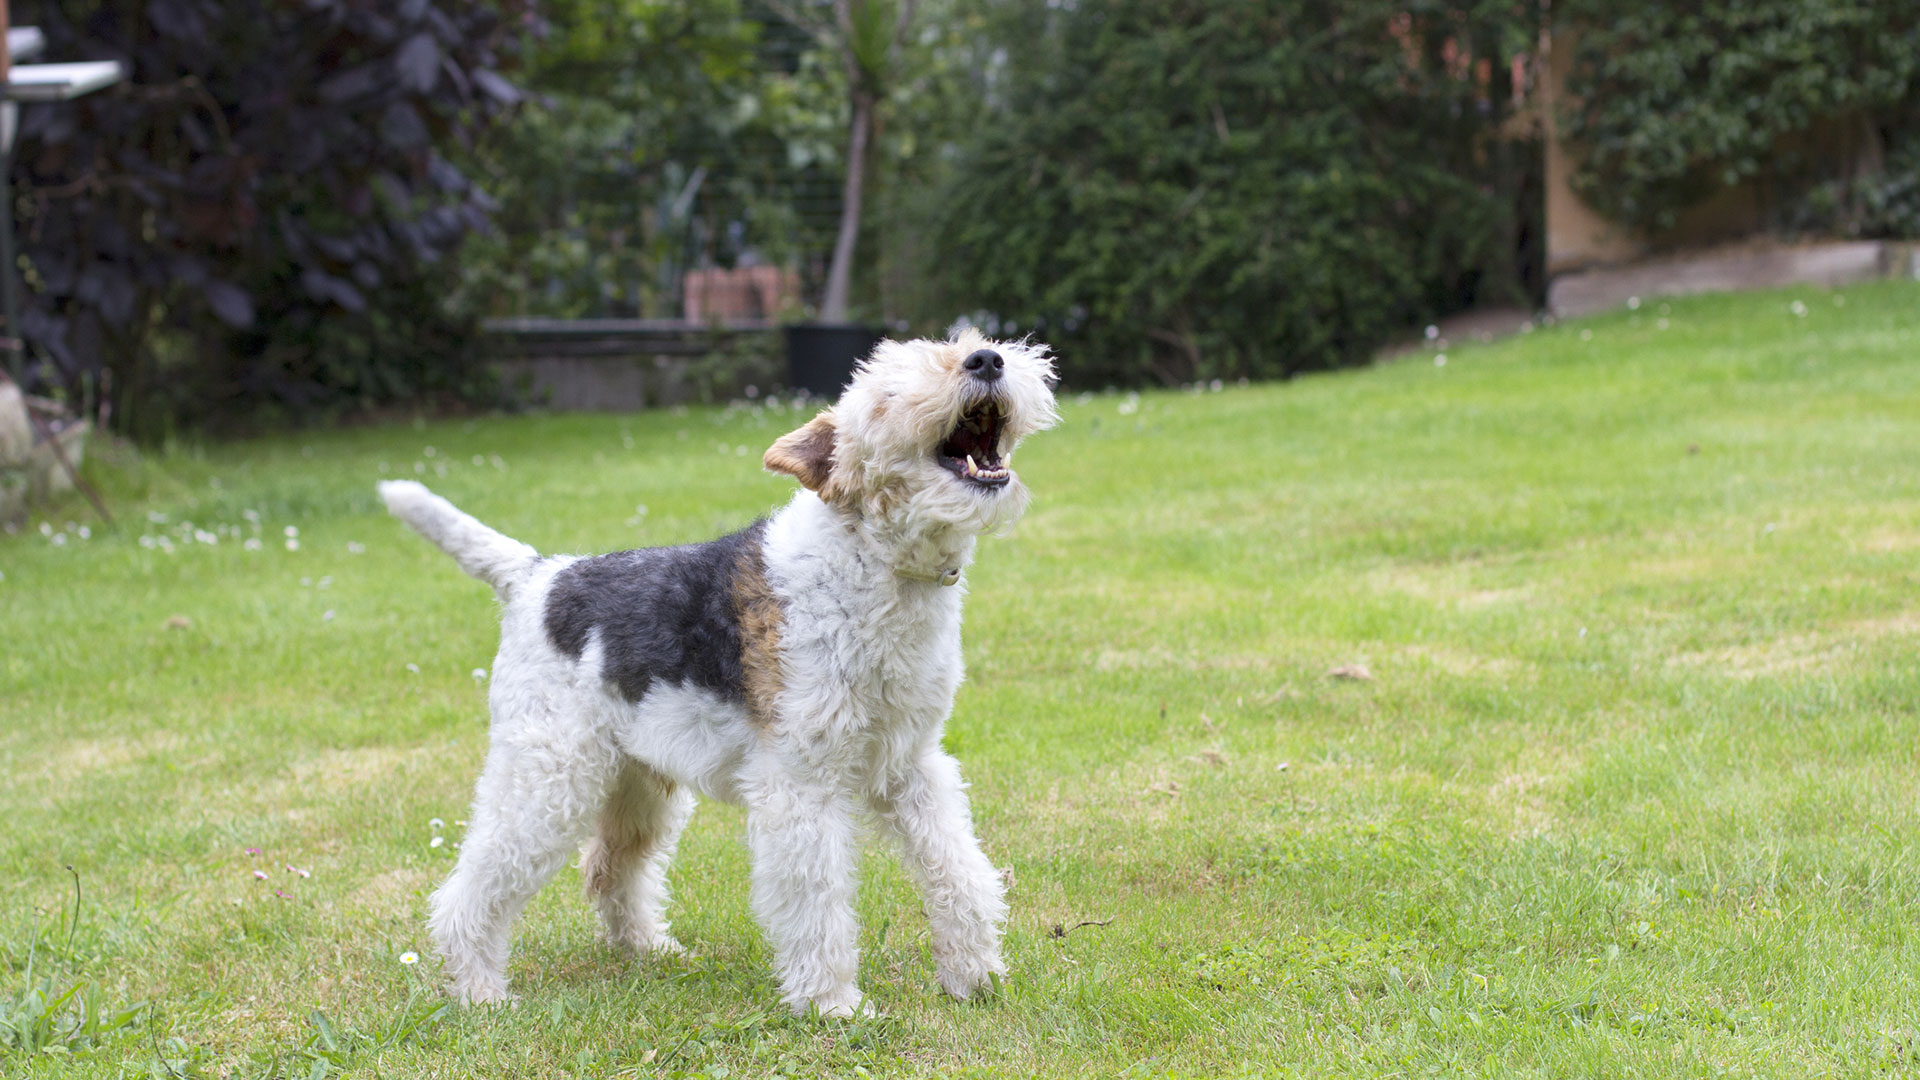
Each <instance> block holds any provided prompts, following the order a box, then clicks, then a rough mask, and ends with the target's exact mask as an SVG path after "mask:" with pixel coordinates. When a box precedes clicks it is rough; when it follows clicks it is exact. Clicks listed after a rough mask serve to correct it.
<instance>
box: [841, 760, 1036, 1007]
mask: <svg viewBox="0 0 1920 1080" xmlns="http://www.w3.org/2000/svg"><path fill="white" fill-rule="evenodd" d="M873 809H874V812H875V813H876V814H877V815H878V816H879V818H880V820H881V821H882V822H884V823H885V824H886V826H887V828H888V829H889V830H890V831H891V832H892V833H893V834H894V835H895V836H897V837H898V838H899V840H900V846H901V854H902V855H903V856H904V857H905V862H906V865H907V869H908V870H909V871H910V872H911V873H912V875H913V877H914V879H915V880H916V881H917V882H918V883H919V885H920V894H921V896H922V897H924V898H925V901H926V907H927V918H928V921H929V922H931V923H932V931H933V962H934V967H935V972H936V976H937V977H938V979H939V980H940V986H941V988H942V989H944V990H946V992H947V993H949V994H951V995H953V996H954V997H957V998H961V999H965V998H967V997H969V996H971V995H972V994H973V992H974V991H976V990H978V989H980V988H981V987H983V986H985V985H987V984H988V982H989V981H990V980H991V979H992V977H993V976H995V975H1005V974H1006V972H1007V965H1006V964H1005V962H1003V961H1002V960H1001V958H1000V927H1001V924H1002V923H1004V922H1006V918H1007V904H1006V900H1005V899H1004V895H1005V892H1006V884H1005V882H1003V881H1002V880H1001V878H1000V872H999V871H998V870H995V869H994V868H993V864H992V863H991V862H989V861H987V857H986V855H985V854H984V853H982V852H981V850H980V841H979V840H977V839H975V838H974V834H973V815H972V813H971V811H970V809H969V808H968V805H967V792H966V784H965V782H964V781H962V780H961V778H960V763H959V762H957V761H955V760H953V758H952V757H950V756H949V755H947V754H946V753H945V752H943V751H941V750H939V749H937V748H936V749H933V750H930V751H929V752H927V753H926V754H924V755H923V756H922V757H921V758H920V759H919V760H918V761H916V762H914V763H913V764H912V765H910V766H908V767H907V768H906V770H905V771H904V773H903V774H902V775H901V776H900V777H899V778H897V779H896V780H894V781H893V782H892V783H890V784H889V785H888V787H887V790H886V791H884V792H882V793H881V794H880V795H879V796H878V797H876V798H875V799H874V800H873Z"/></svg>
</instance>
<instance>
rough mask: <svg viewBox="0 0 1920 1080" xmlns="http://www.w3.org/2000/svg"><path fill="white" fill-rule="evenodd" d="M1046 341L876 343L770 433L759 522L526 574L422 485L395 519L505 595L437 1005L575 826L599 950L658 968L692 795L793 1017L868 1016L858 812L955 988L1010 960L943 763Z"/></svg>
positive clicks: (997, 907) (1042, 416)
mask: <svg viewBox="0 0 1920 1080" xmlns="http://www.w3.org/2000/svg"><path fill="white" fill-rule="evenodd" d="M1052 377H1053V369H1052V364H1051V361H1050V360H1049V359H1048V356H1047V350H1046V348H1045V347H1044V346H1039V345H1034V344H1029V343H1026V342H999V343H995V342H989V341H987V340H986V339H985V338H982V337H980V336H979V335H977V334H974V333H972V332H962V333H960V334H958V335H957V336H956V337H954V338H953V339H952V340H949V341H912V342H906V343H899V342H884V343H882V344H881V345H880V346H879V347H878V348H876V349H875V350H874V353H873V355H872V357H871V358H869V359H868V360H867V361H865V362H864V363H863V364H862V365H861V366H860V369H859V371H858V372H857V373H856V375H855V377H854V380H853V383H852V385H851V386H850V387H849V388H848V389H847V391H846V393H845V394H844V395H843V396H842V397H841V399H840V401H839V403H838V404H837V405H836V406H834V407H833V408H832V409H829V410H827V411H825V412H822V413H820V414H819V415H818V416H816V417H814V419H813V420H812V421H811V422H810V423H808V424H807V425H806V426H805V427H802V428H800V429H799V430H797V431H794V432H792V433H790V434H788V435H786V436H784V437H783V438H781V439H780V440H778V441H777V442H775V443H774V444H773V446H772V448H770V449H769V450H768V451H767V453H766V458H765V462H764V463H765V465H766V467H767V468H768V469H769V470H772V471H774V472H779V473H786V474H788V475H791V476H793V477H794V478H796V479H797V480H799V481H800V484H801V485H802V490H800V491H798V492H796V493H795V495H794V497H793V499H792V501H791V502H789V503H787V504H786V505H785V506H784V507H782V508H781V509H780V510H778V511H776V512H775V513H774V514H773V515H772V517H770V518H768V519H766V520H764V521H760V522H756V523H755V524H753V525H751V526H749V527H747V528H746V529H744V530H742V531H740V532H737V533H734V534H732V535H730V536H724V537H721V538H720V539H718V540H712V541H709V542H707V543H704V544H691V545H687V546H685V547H673V548H649V549H645V550H640V551H624V552H619V553H616V554H612V555H601V556H597V557H590V558H579V557H572V556H551V557H545V558H543V557H541V556H540V555H539V554H538V553H537V552H535V551H534V550H533V549H532V548H531V547H528V546H527V545H526V544H523V543H520V542H519V541H517V540H512V539H509V538H508V537H506V536H503V535H501V534H500V533H497V532H495V531H493V530H492V529H489V528H487V527H486V526H485V525H482V524H481V523H480V522H478V521H476V520H474V519H473V518H472V517H469V516H468V515H466V514H464V513H462V512H461V511H459V510H457V509H455V508H454V506H453V505H452V504H451V503H449V502H447V501H446V500H445V499H442V498H440V497H439V496H437V495H434V494H433V493H432V492H430V491H428V490H427V489H426V488H424V487H422V486H421V485H419V484H417V483H414V482H412V481H392V482H388V483H383V484H381V485H380V494H381V495H382V497H384V498H385V500H386V503H387V507H388V509H390V510H391V511H392V512H393V513H394V514H395V515H396V516H397V517H399V518H401V519H402V520H403V521H405V522H406V523H407V524H409V525H411V526H412V527H413V528H414V529H416V530H418V531H419V532H420V533H421V534H422V535H423V536H425V537H427V539H429V540H431V541H433V542H434V543H435V544H438V545H439V546H440V547H441V548H442V549H443V550H445V551H446V552H447V553H448V554H449V555H452V556H453V558H454V560H455V561H456V562H458V563H459V564H460V568H461V569H462V570H465V571H466V572H467V573H468V574H471V575H473V576H474V577H476V578H479V579H480V580H482V581H484V582H486V583H488V584H489V585H492V586H493V588H494V590H495V591H496V592H497V593H498V594H499V596H500V599H501V601H502V615H501V630H500V653H499V656H498V658H497V659H495V661H494V667H493V680H492V686H491V695H490V705H491V709H492V714H493V720H492V730H491V737H490V744H491V745H490V748H489V750H488V752H487V761H486V766H485V768H484V770H483V771H482V773H481V776H480V781H479V784H478V785H477V790H476V792H475V796H474V806H473V811H472V813H471V815H470V817H471V819H472V825H471V827H470V829H469V831H468V833H467V836H466V839H465V843H464V845H463V847H462V850H461V852H460V861H459V864H458V865H457V866H456V867H455V868H454V871H453V875H452V876H451V877H450V878H448V880H447V882H446V884H444V885H442V886H441V887H440V889H439V890H438V891H437V892H435V893H434V895H433V901H432V914H431V916H430V918H429V920H428V926H429V929H430V931H431V933H432V936H433V940H434V943H435V944H436V946H437V947H438V948H439V951H440V953H441V955H442V956H443V957H444V959H445V961H446V975H447V978H448V980H449V983H450V988H451V991H452V993H453V995H454V996H455V997H456V998H458V999H461V1000H464V1001H476V1002H478V1001H495V1000H499V999H502V998H504V997H506V996H507V979H506V960H507V938H508V932H509V929H510V928H511V926H512V924H513V921H514V919H515V918H516V917H518V915H519V914H520V911H521V910H522V909H523V908H524V907H525V906H526V903H527V901H528V900H529V899H531V898H532V896H533V894H534V893H535V892H536V891H537V890H538V889H539V888H540V886H541V885H542V884H544V883H545V882H546V881H547V879H548V878H550V877H551V876H552V875H553V874H554V873H555V872H556V871H557V870H559V869H560V867H561V865H562V864H564V863H565V862H566V859H567V854H568V852H569V851H571V850H572V849H573V848H574V847H575V846H576V845H578V844H579V843H580V841H581V839H582V837H583V836H588V837H589V838H588V839H587V843H586V848H585V851H584V854H583V857H582V863H581V869H582V872H583V876H584V877H585V879H586V886H587V891H588V893H589V894H590V895H591V896H592V897H593V899H594V900H595V902H596V903H597V904H598V906H599V909H600V915H601V918H602V920H603V921H604V923H605V930H606V934H607V936H608V937H609V938H610V939H611V940H612V941H613V942H615V943H616V944H619V945H623V946H626V947H629V948H632V949H634V950H635V951H638V952H641V953H646V952H653V951H666V952H677V951H679V950H680V944H679V943H678V942H676V941H675V940H674V939H673V937H672V936H671V935H670V934H669V933H668V930H667V920H666V918H665V910H666V904H667V888H666V870H667V862H668V860H669V859H670V858H671V857H672V855H673V851H674V847H675V844H676V843H677V842H678V840H679V836H680V831H681V829H683V828H684V827H685V826H686V823H687V819H688V817H689V815H690V814H691V813H692V812H693V805H694V796H695V793H698V794H701V795H705V796H708V797H709V798H716V799H725V800H727V801H730V802H736V803H740V804H743V805H744V806H745V807H746V808H747V842H748V845H749V847H750V848H751V851H752V856H753V886H752V895H753V910H754V914H755V915H756V916H757V917H758V918H759V920H760V922H761V924H762V925H763V926H764V927H765V929H766V934H767V937H768V939H769V940H770V942H771V943H772V946H773V951H774V966H775V969H776V973H777V975H778V976H779V980H780V992H781V997H782V999H783V1000H784V1001H785V1002H786V1003H787V1005H788V1006H789V1007H791V1008H792V1009H793V1010H794V1011H795V1012H796V1013H801V1012H805V1011H806V1010H807V1009H809V1008H810V1007H811V1008H816V1009H818V1010H819V1011H820V1012H821V1013H822V1014H826V1015H840V1016H844V1015H849V1014H852V1013H854V1012H855V1011H856V1010H861V1009H865V1008H868V1006H866V1005H865V1004H864V1002H863V998H862V994H861V992H860V988H859V986H858V985H857V984H856V983H855V976H856V974H857V970H858V966H859V953H858V950H857V948H856V945H855V942H856V927H855V923H854V911H853V901H854V890H855V865H856V859H855V855H856V852H855V832H856V825H857V822H858V821H859V820H860V819H862V818H866V817H870V818H872V819H873V820H876V821H877V822H878V823H879V824H880V826H881V827H882V830H883V831H884V832H886V833H888V834H890V835H892V836H893V837H894V838H896V839H897V840H898V841H899V844H900V848H901V852H902V855H903V857H904V859H905V861H906V864H907V866H908V868H909V869H910V870H911V872H912V874H913V876H914V878H915V879H916V881H917V882H918V884H919V886H920V891H921V893H922V895H923V897H924V899H925V902H926V910H927V915H928V917H929V919H930V920H931V922H932V943H933V957H934V962H935V964H936V967H937V969H938V978H939V982H940V985H941V987H942V988H943V989H945V990H946V991H947V993H949V994H952V995H953V996H954V997H957V998H966V997H968V996H970V995H972V994H973V992H974V991H975V990H977V989H979V988H980V987H981V986H982V985H984V984H985V983H987V981H988V980H989V977H990V976H992V975H994V974H996V973H1002V972H1004V971H1005V970H1006V969H1005V965H1004V964H1003V963H1002V962H1001V959H1000V926H1001V923H1002V922H1003V921H1004V919H1005V917H1006V905H1005V903H1004V901H1003V899H1002V886H1001V881H1000V875H999V874H998V873H997V872H996V871H995V870H994V868H993V866H992V864H990V863H989V862H988V861H987V859H986V856H984V855H983V854H981V851H980V845H979V842H978V841H977V840H975V839H974V835H973V823H972V814H971V811H970V810H969V807H968V803H967V796H966V792H965V787H966V785H965V784H964V783H963V782H962V781H961V778H960V768H959V765H958V763H957V762H955V761H954V759H953V758H952V757H950V756H948V755H947V754H946V753H945V751H943V750H942V749H941V746H940V737H941V729H942V728H943V726H944V725H945V723H946V719H947V716H948V714H949V713H950V712H951V711H952V708H953V695H954V691H955V690H956V689H957V688H958V687H959V685H960V679H961V656H960V602H961V597H962V596H963V595H964V592H965V590H964V589H962V588H957V587H954V588H950V587H948V586H957V585H958V584H959V583H960V581H961V580H962V578H963V575H964V572H965V569H966V567H967V565H968V563H969V562H971V561H972V558H973V552H974V543H975V540H976V539H977V538H978V537H979V536H980V534H982V533H985V532H990V531H993V530H995V529H997V528H1001V527H1004V526H1006V525H1008V524H1010V523H1012V522H1013V521H1014V519H1016V518H1017V517H1019V516H1020V513H1021V512H1022V511H1023V510H1024V509H1025V507H1026V503H1027V491H1026V488H1025V487H1024V486H1023V485H1022V484H1021V482H1020V478H1019V477H1018V476H1016V475H1015V474H1014V472H1013V469H1012V457H1013V451H1014V448H1015V447H1016V446H1017V445H1019V443H1020V441H1021V440H1022V439H1024V438H1025V437H1027V436H1028V435H1030V434H1032V433H1033V432H1035V431H1039V430H1041V429H1043V428H1046V427H1050V426H1052V424H1053V423H1054V422H1055V421H1056V420H1057V417H1056V415H1055V413H1054V404H1053V395H1052V393H1051V391H1050V389H1049V387H1050V386H1051V383H1052Z"/></svg>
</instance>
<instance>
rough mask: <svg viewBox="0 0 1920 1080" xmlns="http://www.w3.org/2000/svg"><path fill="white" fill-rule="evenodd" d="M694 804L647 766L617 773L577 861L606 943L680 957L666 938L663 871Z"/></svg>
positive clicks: (690, 797) (676, 944)
mask: <svg viewBox="0 0 1920 1080" xmlns="http://www.w3.org/2000/svg"><path fill="white" fill-rule="evenodd" d="M693 804H694V799H693V792H691V791H689V790H687V789H686V788H684V787H679V786H677V785H675V784H674V782H673V781H672V780H670V779H668V778H666V777H664V776H662V775H660V774H659V773H657V772H655V771H654V770H652V769H650V768H648V767H647V766H645V765H642V764H640V763H639V762H635V761H629V762H627V763H626V765H624V766H623V767H622V768H621V770H620V775H619V777H618V779H616V780H615V781H614V784H613V790H612V791H611V792H609V793H608V794H607V801H606V805H604V806H602V807H601V808H600V820H599V825H598V828H597V829H596V830H595V833H594V836H593V838H592V839H591V840H588V841H587V847H586V852H585V855H584V857H583V858H582V859H581V861H580V876H581V877H582V878H583V879H584V880H585V882H586V886H587V895H588V896H591V897H592V898H593V899H594V902H595V904H596V905H597V906H598V907H599V908H600V919H601V922H602V924H603V926H604V928H605V931H606V935H607V940H608V941H611V942H613V943H614V944H615V945H621V946H624V947H626V948H629V949H632V950H634V951H635V952H639V953H647V952H671V953H677V952H682V951H684V950H683V949H682V948H681V946H680V943H679V942H678V941H675V940H674V939H673V935H672V934H670V933H668V932H667V919H666V911H667V864H668V863H669V862H671V861H672V859H673V851H674V848H675V847H676V846H677V845H678V844H679V842H680V831H681V830H682V829H684V828H686V825H687V819H688V818H690V817H692V816H693Z"/></svg>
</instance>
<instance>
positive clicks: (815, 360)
mask: <svg viewBox="0 0 1920 1080" xmlns="http://www.w3.org/2000/svg"><path fill="white" fill-rule="evenodd" d="M786 332H787V385H788V386H789V387H791V388H792V389H795V390H805V391H806V392H807V393H809V394H812V395H813V396H815V397H823V398H829V399H832V398H837V397H839V396H840V391H842V390H844V389H846V387H847V381H848V380H850V379H852V378H853V367H854V365H855V364H858V363H859V362H860V361H862V360H864V359H866V358H867V354H869V353H871V352H873V347H874V346H875V345H877V344H879V342H880V338H881V337H882V335H881V333H880V331H878V330H876V329H874V328H873V327H871V326H859V325H855V324H852V323H793V324H791V325H789V326H787V327H786Z"/></svg>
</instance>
